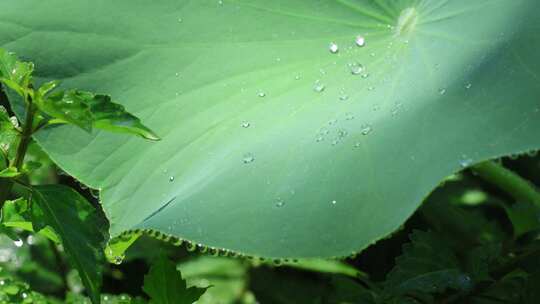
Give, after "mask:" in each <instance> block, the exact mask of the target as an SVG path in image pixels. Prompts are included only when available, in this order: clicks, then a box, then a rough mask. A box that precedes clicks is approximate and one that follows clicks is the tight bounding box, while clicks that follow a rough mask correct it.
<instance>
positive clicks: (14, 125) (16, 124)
mask: <svg viewBox="0 0 540 304" xmlns="http://www.w3.org/2000/svg"><path fill="white" fill-rule="evenodd" d="M9 121H10V122H11V124H12V125H13V127H15V128H19V120H17V117H15V116H11V117H10V118H9Z"/></svg>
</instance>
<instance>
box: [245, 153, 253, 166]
mask: <svg viewBox="0 0 540 304" xmlns="http://www.w3.org/2000/svg"><path fill="white" fill-rule="evenodd" d="M254 160H255V156H253V154H251V153H246V154H244V157H243V158H242V161H243V162H244V164H249V163H252V162H253V161H254Z"/></svg>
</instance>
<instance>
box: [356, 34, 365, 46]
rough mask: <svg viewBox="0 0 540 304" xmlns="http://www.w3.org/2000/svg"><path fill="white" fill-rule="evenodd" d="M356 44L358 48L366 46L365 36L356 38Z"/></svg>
mask: <svg viewBox="0 0 540 304" xmlns="http://www.w3.org/2000/svg"><path fill="white" fill-rule="evenodd" d="M354 42H355V43H356V45H357V46H359V47H363V46H365V45H366V38H364V36H362V35H358V36H356V40H355V41H354Z"/></svg>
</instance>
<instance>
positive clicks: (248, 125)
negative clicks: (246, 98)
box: [240, 121, 251, 129]
mask: <svg viewBox="0 0 540 304" xmlns="http://www.w3.org/2000/svg"><path fill="white" fill-rule="evenodd" d="M240 126H242V128H246V129H247V128H249V127H250V126H251V124H250V123H249V121H243V122H242V124H241V125H240Z"/></svg>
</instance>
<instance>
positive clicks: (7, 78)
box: [0, 48, 34, 96]
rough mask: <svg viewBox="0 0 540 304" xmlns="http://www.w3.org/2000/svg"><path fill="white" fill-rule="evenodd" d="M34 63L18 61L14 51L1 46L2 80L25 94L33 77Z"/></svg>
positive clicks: (16, 90)
mask: <svg viewBox="0 0 540 304" xmlns="http://www.w3.org/2000/svg"><path fill="white" fill-rule="evenodd" d="M33 71H34V64H33V63H31V62H21V61H18V59H17V56H15V55H14V54H13V53H9V52H8V51H6V50H4V49H2V48H0V82H3V83H4V84H5V85H6V86H7V87H9V88H11V89H12V90H14V91H15V92H17V94H19V95H21V96H23V95H24V94H25V92H24V91H25V88H26V87H28V85H29V84H30V81H31V79H32V72H33Z"/></svg>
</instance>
